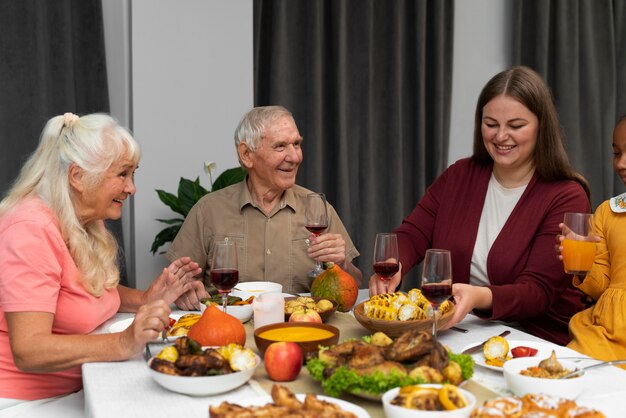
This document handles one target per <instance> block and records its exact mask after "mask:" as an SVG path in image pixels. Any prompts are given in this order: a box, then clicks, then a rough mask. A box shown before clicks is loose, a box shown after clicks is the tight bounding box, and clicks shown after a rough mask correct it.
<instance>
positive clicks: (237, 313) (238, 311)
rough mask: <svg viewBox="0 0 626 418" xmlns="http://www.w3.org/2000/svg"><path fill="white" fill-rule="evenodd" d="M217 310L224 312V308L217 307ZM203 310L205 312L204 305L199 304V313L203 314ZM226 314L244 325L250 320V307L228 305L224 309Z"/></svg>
mask: <svg viewBox="0 0 626 418" xmlns="http://www.w3.org/2000/svg"><path fill="white" fill-rule="evenodd" d="M217 308H218V309H219V310H220V311H223V310H224V308H223V307H222V306H217ZM205 310H206V305H205V304H204V303H201V304H200V312H201V313H204V311H205ZM226 313H227V314H229V315H232V316H234V317H235V318H237V319H238V320H240V321H241V322H243V323H245V322H248V321H249V320H250V318H252V305H251V304H247V305H229V306H228V307H227V308H226Z"/></svg>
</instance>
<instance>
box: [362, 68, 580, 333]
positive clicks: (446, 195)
mask: <svg viewBox="0 0 626 418" xmlns="http://www.w3.org/2000/svg"><path fill="white" fill-rule="evenodd" d="M589 211H590V202H589V187H588V185H587V182H586V181H585V180H584V178H583V177H582V176H581V175H579V174H578V173H576V172H575V171H574V170H573V169H572V167H571V166H570V164H569V161H568V158H567V154H566V152H565V148H564V146H563V135H562V132H561V129H560V124H559V120H558V115H557V112H556V109H555V107H554V103H553V100H552V95H551V93H550V90H549V88H548V87H547V85H546V84H545V82H544V81H543V79H542V78H541V76H539V75H538V74H537V73H536V72H534V71H533V70H531V69H530V68H527V67H514V68H511V69H508V70H506V71H503V72H501V73H499V74H497V75H495V76H494V77H493V78H492V79H491V80H489V82H488V83H487V85H485V87H484V88H483V90H482V92H481V94H480V96H479V98H478V103H477V105H476V114H475V129H474V153H473V155H472V157H471V158H467V159H462V160H459V161H457V162H456V163H455V164H453V165H451V166H450V167H449V168H448V169H447V170H446V171H445V172H444V173H443V174H442V175H441V176H439V177H438V178H437V180H435V182H434V183H433V184H432V185H431V186H430V187H429V188H428V190H427V191H426V194H425V195H424V196H423V197H422V199H421V200H420V201H419V203H418V204H417V206H416V207H415V209H414V210H413V212H412V213H411V214H410V215H409V216H407V217H406V218H405V219H404V221H403V222H402V224H401V225H400V226H399V227H398V228H396V229H395V230H394V232H395V233H396V234H397V235H398V245H399V247H400V262H401V265H402V268H401V271H400V272H399V273H398V274H396V275H395V276H394V277H393V278H392V280H391V283H389V288H390V290H391V289H396V288H397V287H398V286H399V284H400V281H401V276H403V275H404V274H406V273H407V272H408V271H409V270H410V269H411V268H413V266H415V265H416V264H418V263H420V262H421V261H422V259H423V257H424V253H425V252H426V250H427V249H429V248H444V249H448V250H450V251H451V253H452V271H453V281H454V285H453V288H452V294H453V297H454V300H455V301H456V310H455V313H454V315H453V318H452V320H451V321H450V322H448V324H447V327H450V326H452V325H454V324H456V323H458V322H459V321H461V320H462V319H463V318H464V317H465V315H467V314H468V313H470V312H472V313H474V314H476V315H478V316H480V317H482V318H485V319H493V320H502V321H507V322H516V323H518V324H519V325H520V326H521V327H522V328H523V329H524V330H525V331H527V332H529V333H531V334H534V335H536V336H538V337H541V338H544V339H546V340H549V341H553V342H555V343H558V344H566V343H567V342H569V340H570V337H569V335H568V322H569V320H570V318H571V317H572V315H574V314H575V313H576V312H578V311H580V310H582V309H583V304H582V302H581V298H582V296H583V295H582V293H581V292H580V291H579V290H577V289H576V288H574V287H573V286H572V283H571V277H570V276H568V275H567V274H565V273H564V271H563V265H562V263H561V262H559V260H557V259H556V258H555V257H554V237H555V235H557V234H558V233H559V223H561V222H562V221H563V215H564V214H565V213H566V212H589ZM415 287H417V284H416V285H415ZM369 289H370V294H378V293H382V292H384V287H383V284H382V281H381V280H380V278H379V277H378V276H377V275H373V276H372V277H371V278H370V282H369Z"/></svg>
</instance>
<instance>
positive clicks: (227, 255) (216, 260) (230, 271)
mask: <svg viewBox="0 0 626 418" xmlns="http://www.w3.org/2000/svg"><path fill="white" fill-rule="evenodd" d="M211 283H212V284H213V286H215V288H216V289H217V290H218V292H220V294H221V295H222V306H223V307H224V312H226V307H227V306H228V294H229V293H230V291H231V290H232V289H233V287H235V286H236V285H237V283H239V269H238V266H237V246H236V245H235V243H234V242H232V241H220V242H217V243H215V252H214V253H213V259H212V261H211Z"/></svg>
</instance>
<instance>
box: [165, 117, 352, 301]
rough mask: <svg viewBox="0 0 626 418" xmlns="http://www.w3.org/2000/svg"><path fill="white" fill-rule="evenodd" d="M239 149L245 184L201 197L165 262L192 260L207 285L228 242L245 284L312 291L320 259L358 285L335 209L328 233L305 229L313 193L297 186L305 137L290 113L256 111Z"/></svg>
mask: <svg viewBox="0 0 626 418" xmlns="http://www.w3.org/2000/svg"><path fill="white" fill-rule="evenodd" d="M235 145H236V147H237V154H238V157H239V161H240V163H241V165H242V166H243V167H244V168H245V169H246V171H247V176H246V179H245V180H243V181H242V182H240V183H237V184H234V185H232V186H229V187H226V188H224V189H221V190H218V191H216V192H213V193H209V194H207V195H206V196H204V197H203V198H202V199H200V200H199V201H198V203H196V205H195V206H194V207H193V208H192V209H191V211H190V212H189V214H188V216H187V218H186V219H185V222H184V224H183V226H182V227H181V229H180V231H179V232H178V235H177V236H176V238H175V239H174V242H173V243H172V246H171V247H170V249H169V250H168V252H167V257H168V258H169V259H170V260H173V259H176V258H178V257H179V254H184V255H185V256H189V257H191V259H192V260H194V261H196V262H197V263H198V264H200V267H202V269H203V275H204V276H203V277H204V278H205V280H204V281H205V283H209V279H208V277H209V273H210V271H211V265H210V263H211V255H212V253H213V249H214V245H215V242H217V241H223V240H230V241H235V242H236V244H237V248H238V261H239V280H240V282H245V281H254V280H260V281H273V282H278V283H281V284H282V285H283V290H284V291H286V292H308V291H309V290H310V286H311V281H312V278H311V277H310V276H309V275H308V272H309V271H311V270H312V269H313V267H314V264H315V261H322V262H330V261H332V262H334V263H336V264H338V265H340V266H341V267H342V268H343V269H344V270H346V271H347V272H348V273H350V274H351V275H352V276H354V278H355V279H356V280H357V282H360V281H361V278H362V274H361V271H360V270H359V269H358V268H357V267H356V266H354V264H352V260H353V259H354V258H355V257H357V256H358V255H359V252H358V251H357V250H356V248H355V246H354V244H353V243H352V240H351V239H350V236H349V235H348V233H347V231H346V229H345V227H344V225H343V223H342V222H341V219H339V216H338V215H337V212H336V211H335V209H334V208H333V207H332V206H331V205H330V204H328V205H327V206H328V229H327V230H326V233H324V234H322V235H319V236H313V235H311V234H310V233H309V232H308V231H307V230H306V228H305V207H306V201H307V195H308V194H309V193H312V192H311V191H310V190H308V189H306V188H304V187H301V186H298V185H296V174H297V173H298V167H299V166H300V163H301V162H302V148H301V145H302V136H301V135H300V132H299V131H298V128H297V126H296V123H295V121H294V118H293V116H292V114H291V112H289V111H288V110H287V109H285V108H284V107H282V106H265V107H256V108H253V109H252V110H250V111H249V112H247V113H246V114H245V115H244V116H243V118H242V119H241V122H240V123H239V126H238V127H237V129H236V131H235ZM185 297H187V298H189V300H186V301H183V302H184V304H187V305H189V306H191V305H194V306H197V303H198V301H197V299H199V298H200V297H201V295H198V294H195V293H194V292H188V293H187V294H186V295H184V296H183V298H185Z"/></svg>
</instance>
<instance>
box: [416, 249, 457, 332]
mask: <svg viewBox="0 0 626 418" xmlns="http://www.w3.org/2000/svg"><path fill="white" fill-rule="evenodd" d="M422 294H423V295H424V297H425V298H426V299H428V301H429V302H430V304H431V306H432V308H433V337H434V338H435V339H437V315H438V313H439V305H441V304H442V303H443V302H444V301H445V300H447V299H448V298H449V297H450V296H452V261H451V258H450V251H448V250H438V249H430V250H426V256H425V257H424V270H423V272H422Z"/></svg>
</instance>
